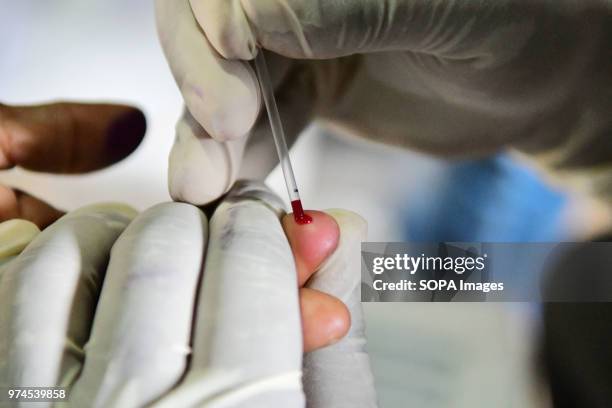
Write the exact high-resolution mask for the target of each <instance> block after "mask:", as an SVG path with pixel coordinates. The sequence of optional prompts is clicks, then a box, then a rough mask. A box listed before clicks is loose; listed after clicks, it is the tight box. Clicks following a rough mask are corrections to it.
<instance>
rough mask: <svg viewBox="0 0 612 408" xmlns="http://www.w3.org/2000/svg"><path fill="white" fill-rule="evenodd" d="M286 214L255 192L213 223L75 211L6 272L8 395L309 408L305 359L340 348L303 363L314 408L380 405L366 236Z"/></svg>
mask: <svg viewBox="0 0 612 408" xmlns="http://www.w3.org/2000/svg"><path fill="white" fill-rule="evenodd" d="M280 208H281V203H280V202H279V201H278V199H277V198H276V197H275V196H273V195H272V194H271V193H269V192H268V191H266V190H265V189H262V188H261V187H257V186H253V185H242V186H238V187H237V188H236V189H234V190H233V191H232V193H231V194H230V195H229V196H228V197H227V198H226V199H225V200H224V201H223V202H222V203H221V204H220V206H219V207H218V208H217V210H216V212H215V214H214V215H213V217H212V218H211V221H210V223H208V222H207V220H206V217H205V216H204V214H203V213H202V212H201V211H200V210H199V209H197V208H196V207H193V206H191V205H187V204H180V203H170V204H162V205H158V206H155V207H153V208H151V209H149V210H147V211H145V212H144V213H142V214H140V215H138V216H136V214H135V213H134V212H133V211H132V210H130V209H129V208H126V207H123V206H112V205H98V206H90V207H86V208H83V209H80V210H77V211H75V212H72V213H69V214H68V215H66V216H65V217H63V218H62V219H60V220H59V221H57V222H56V223H54V224H53V225H51V226H50V227H48V228H47V229H46V230H44V231H43V232H42V233H40V234H39V235H38V236H37V237H36V238H35V239H34V240H33V241H32V242H31V243H30V244H29V245H28V246H27V248H26V249H25V250H24V251H23V252H22V253H21V254H20V255H18V256H17V257H16V258H14V259H13V260H11V261H9V262H8V263H6V264H4V265H3V266H2V268H1V269H0V327H3V328H4V329H3V330H1V331H0V388H2V389H4V387H7V386H10V387H18V386H22V387H25V386H62V387H66V388H67V389H68V392H69V396H70V401H69V405H71V406H130V407H131V406H142V405H146V404H149V403H151V402H156V403H157V404H159V406H194V405H205V406H209V407H214V406H224V407H227V406H266V407H271V406H283V407H292V406H296V407H297V406H302V405H303V402H304V395H303V393H302V383H301V381H300V379H301V376H300V372H301V370H302V351H303V348H305V349H306V350H309V349H312V348H314V347H320V346H322V345H324V344H328V343H329V342H331V341H336V343H335V344H334V345H333V346H331V347H327V348H323V349H320V350H317V351H314V352H312V353H309V354H307V355H306V357H305V361H304V390H305V392H306V399H307V400H308V402H309V406H313V407H328V406H334V407H336V406H340V407H342V406H347V407H348V406H350V407H356V406H357V407H359V406H363V407H371V406H375V396H374V390H373V384H372V376H371V373H370V370H369V363H368V358H367V354H366V353H365V351H364V344H365V338H364V333H363V322H362V316H361V310H360V303H359V259H360V257H359V244H360V242H361V240H362V239H363V234H364V233H365V223H364V221H363V220H362V219H361V218H359V217H357V216H356V215H354V214H351V213H347V212H337V211H336V212H332V213H331V214H332V215H333V216H334V219H335V220H337V223H336V222H334V219H332V218H331V217H330V216H329V215H326V214H324V213H311V215H312V216H313V218H314V222H313V223H312V224H310V225H309V226H308V227H299V228H298V227H297V226H296V225H294V224H293V221H291V218H290V217H285V218H284V219H283V223H282V224H281V222H280V215H281V211H280V210H279V209H280ZM134 217H135V219H134ZM15 222H16V221H11V223H15ZM2 225H6V224H2ZM283 226H284V228H285V230H284V231H283ZM0 227H1V225H0ZM1 233H2V228H0V234H1ZM285 234H286V235H285ZM9 236H10V237H11V239H10V240H9V241H10V242H13V240H14V237H15V235H9ZM2 241H6V240H1V239H0V243H1V242H2ZM289 242H290V243H291V247H290V244H289ZM0 247H3V246H2V245H0ZM4 247H6V245H5V246H4ZM291 248H293V251H292V249H291ZM111 249H112V250H111ZM332 252H333V254H332V255H331V256H330V254H331V253H332ZM324 260H325V261H324ZM202 270H203V271H204V274H203V275H202V273H201V272H202ZM315 271H317V272H315ZM308 276H310V278H308ZM306 279H308V280H307V281H306ZM298 286H302V288H301V289H299V291H298ZM319 290H321V291H319ZM322 291H323V292H322ZM324 292H326V293H324ZM298 294H299V296H298ZM334 296H335V297H334ZM298 299H299V300H298ZM341 301H343V302H345V304H346V306H345V305H344V304H342V303H341ZM347 306H348V309H350V319H351V320H352V325H351V328H350V331H349V334H348V337H346V338H345V339H344V340H340V341H338V340H339V338H340V337H341V336H342V335H344V334H345V332H346V330H348V328H349V325H350V322H349V320H348V319H349V313H348V311H347ZM300 308H301V319H300ZM300 320H301V321H302V323H300ZM301 327H303V329H304V334H303V336H302V334H301V330H300V329H301ZM351 379H352V382H351V386H350V387H348V386H344V385H346V384H345V383H344V382H345V381H350V380H351ZM334 385H337V386H334ZM338 385H343V387H339V386H338ZM355 398H358V399H355ZM335 401H342V402H341V403H339V404H336V403H335ZM355 401H358V403H357V404H355V403H354V402H355ZM258 404H259V405H258Z"/></svg>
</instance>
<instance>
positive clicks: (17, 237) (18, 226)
mask: <svg viewBox="0 0 612 408" xmlns="http://www.w3.org/2000/svg"><path fill="white" fill-rule="evenodd" d="M39 233H40V229H39V228H38V227H37V226H36V225H35V224H34V223H32V222H30V221H26V220H21V219H19V220H9V221H5V222H3V223H0V259H4V258H8V257H11V256H15V255H18V254H19V253H21V251H23V250H24V249H25V247H26V246H28V244H29V243H30V242H31V241H32V240H33V239H34V238H35V237H36V236H37V235H38V234H39Z"/></svg>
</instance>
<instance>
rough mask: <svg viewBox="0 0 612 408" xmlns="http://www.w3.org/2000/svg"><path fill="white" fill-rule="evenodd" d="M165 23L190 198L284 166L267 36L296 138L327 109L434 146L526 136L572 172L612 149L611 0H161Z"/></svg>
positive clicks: (477, 145)
mask: <svg viewBox="0 0 612 408" xmlns="http://www.w3.org/2000/svg"><path fill="white" fill-rule="evenodd" d="M157 19H158V29H159V35H160V39H161V42H162V45H163V48H164V50H165V53H166V56H167V58H168V62H169V64H170V67H171V68H172V71H173V73H174V76H175V78H176V81H177V83H178V85H179V88H180V90H181V92H182V93H183V96H184V100H185V103H186V107H187V112H186V113H185V116H184V118H183V119H182V120H181V121H180V122H179V125H178V127H177V140H176V144H175V146H174V149H173V152H172V157H171V161H170V170H169V172H170V189H171V193H172V195H173V197H175V198H177V199H179V200H184V201H189V202H194V203H198V204H201V203H204V202H207V201H210V200H212V199H214V198H216V197H217V196H219V195H220V194H222V193H223V192H224V191H225V190H227V189H228V188H229V186H231V185H232V181H233V180H234V179H235V178H236V177H238V176H239V175H240V174H241V173H242V174H243V175H249V176H253V175H255V176H254V177H263V176H265V175H266V173H267V171H268V170H269V169H271V168H272V167H273V166H274V164H275V163H276V157H275V155H274V147H273V144H272V142H271V141H270V137H269V136H268V135H267V134H266V123H265V120H264V121H262V120H259V121H258V118H259V116H258V113H259V110H260V106H261V97H260V92H259V88H258V84H257V80H256V76H255V74H254V73H253V70H252V69H251V67H250V66H249V64H248V62H247V60H249V59H252V58H253V56H254V55H255V53H256V52H257V46H260V47H263V48H264V49H265V50H269V51H272V52H273V53H275V54H269V62H270V65H271V73H272V76H273V81H274V82H275V84H276V93H277V99H278V102H279V108H280V111H281V115H282V116H283V121H284V124H285V126H286V128H287V129H286V130H287V134H288V138H289V139H290V141H291V140H293V139H295V137H296V136H297V135H298V133H299V132H300V130H301V129H302V128H303V126H304V125H305V124H306V123H308V122H309V121H310V120H311V119H312V118H321V119H324V120H326V121H328V122H331V123H333V124H336V125H340V126H341V127H342V128H347V129H349V130H350V131H351V133H357V134H360V135H362V136H365V137H367V138H370V139H372V140H375V141H377V142H382V143H386V144H391V145H395V146H402V147H412V148H417V149H421V150H425V151H428V152H433V153H437V154H446V155H479V154H488V153H491V152H493V151H497V150H499V149H501V148H503V147H506V146H514V147H519V148H521V149H522V150H524V151H526V152H528V153H532V154H535V155H537V156H538V158H540V159H542V160H543V161H544V162H545V164H548V165H550V166H552V167H555V168H568V169H572V170H575V169H576V168H578V169H585V168H586V169H589V170H593V168H594V167H596V166H597V167H598V168H599V169H601V168H603V167H601V164H604V163H608V162H609V158H610V157H612V150H611V149H612V147H610V146H611V145H610V144H609V143H607V140H608V139H606V138H608V135H609V134H610V130H612V118H611V117H610V115H609V111H610V108H611V107H612V95H611V94H610V89H612V74H610V72H612V60H611V59H610V58H609V57H608V55H609V54H608V52H607V50H608V49H609V47H610V43H609V41H610V40H609V38H612V37H610V32H609V27H610V24H609V21H610V20H611V19H612V9H611V8H610V6H609V2H606V1H603V0H589V1H584V2H575V1H560V2H559V1H557V2H552V3H551V2H524V1H521V0H509V1H504V2H501V3H500V2H476V3H474V2H471V1H465V0H463V1H427V0H399V1H387V0H350V1H341V2H338V1H304V0H289V1H280V0H261V1H237V0H231V1H227V0H206V1H204V0H179V1H175V0H157ZM606 27H608V28H606ZM198 123H199V124H200V125H201V126H202V128H198V126H197V124H198ZM247 135H250V141H249V142H247V140H246V137H245V136H247ZM247 143H248V144H247ZM245 144H247V145H246V146H245ZM602 148H603V150H604V151H602ZM243 155H244V156H245V157H244V161H242V156H243ZM607 167H608V168H609V167H610V166H607ZM245 168H246V169H245ZM206 174H210V176H208V177H207V176H204V178H202V175H206ZM213 175H214V176H213ZM608 180H610V178H608ZM611 184H612V183H611ZM195 185H197V187H194V186H195Z"/></svg>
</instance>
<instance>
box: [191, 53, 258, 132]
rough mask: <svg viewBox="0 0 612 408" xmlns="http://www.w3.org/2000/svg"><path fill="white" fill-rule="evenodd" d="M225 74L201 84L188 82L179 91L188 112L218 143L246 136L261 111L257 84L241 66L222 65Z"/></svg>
mask: <svg viewBox="0 0 612 408" xmlns="http://www.w3.org/2000/svg"><path fill="white" fill-rule="evenodd" d="M221 65H222V66H224V67H226V72H227V74H224V75H223V77H220V78H218V81H214V80H213V79H212V78H207V79H206V81H203V82H204V83H203V84H199V83H198V81H194V82H190V81H188V82H187V83H186V85H185V86H184V87H183V89H182V93H183V96H184V98H185V103H186V105H187V108H188V110H189V112H190V113H191V114H192V115H193V117H194V118H195V119H196V120H197V122H198V123H199V124H200V125H202V127H203V128H204V129H205V130H206V131H207V132H208V133H209V134H210V136H211V137H212V138H213V139H215V140H216V141H218V142H226V141H231V140H236V139H240V138H243V137H245V136H246V135H248V134H249V133H250V131H251V129H252V128H253V126H255V122H256V121H257V118H258V117H259V112H260V110H261V93H260V90H259V82H258V81H257V77H256V76H255V73H254V72H253V70H252V68H251V67H250V66H249V65H248V64H247V63H245V62H242V61H240V62H238V61H224V62H223V63H221Z"/></svg>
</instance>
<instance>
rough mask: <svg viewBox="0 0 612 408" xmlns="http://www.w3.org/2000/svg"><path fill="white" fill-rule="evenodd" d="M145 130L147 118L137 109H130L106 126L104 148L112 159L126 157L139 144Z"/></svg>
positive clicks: (116, 159) (117, 159)
mask: <svg viewBox="0 0 612 408" xmlns="http://www.w3.org/2000/svg"><path fill="white" fill-rule="evenodd" d="M146 130H147V120H146V118H145V116H144V114H143V113H142V112H141V111H140V110H138V109H130V110H129V111H128V112H127V113H125V114H123V115H121V116H119V117H118V118H117V119H115V121H113V122H112V123H111V125H110V126H109V127H108V131H107V138H106V148H107V150H108V152H109V153H110V157H111V159H113V161H119V160H122V159H124V158H125V157H127V156H128V155H129V154H130V153H132V152H133V151H134V150H136V148H137V147H138V146H139V145H140V142H141V141H142V138H143V137H144V135H145V132H146Z"/></svg>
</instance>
